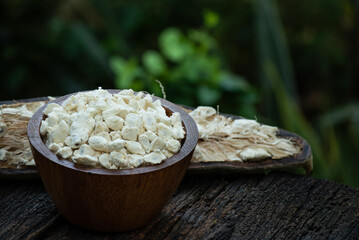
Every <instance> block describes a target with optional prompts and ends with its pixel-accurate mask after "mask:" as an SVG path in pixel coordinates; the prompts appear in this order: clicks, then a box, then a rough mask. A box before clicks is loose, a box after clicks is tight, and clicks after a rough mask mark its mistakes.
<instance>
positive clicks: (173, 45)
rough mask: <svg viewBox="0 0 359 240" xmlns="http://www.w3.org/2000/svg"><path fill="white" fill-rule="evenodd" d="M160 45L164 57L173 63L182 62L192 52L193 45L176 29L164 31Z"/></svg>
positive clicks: (160, 38)
mask: <svg viewBox="0 0 359 240" xmlns="http://www.w3.org/2000/svg"><path fill="white" fill-rule="evenodd" d="M159 45H160V49H161V51H162V53H163V54H164V56H165V57H166V58H167V59H168V60H170V61H173V62H179V61H182V60H183V59H184V58H186V57H187V56H188V55H190V54H191V52H192V46H191V44H190V43H189V42H188V41H187V40H186V39H185V38H184V37H183V35H182V33H181V32H180V31H179V30H178V29H176V28H168V29H166V30H164V31H163V32H162V33H161V35H160V37H159Z"/></svg>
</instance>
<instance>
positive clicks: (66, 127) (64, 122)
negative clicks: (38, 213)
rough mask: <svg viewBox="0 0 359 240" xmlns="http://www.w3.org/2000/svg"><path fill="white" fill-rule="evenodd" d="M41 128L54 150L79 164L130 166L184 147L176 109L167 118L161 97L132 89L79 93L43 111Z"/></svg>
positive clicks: (149, 162)
mask: <svg viewBox="0 0 359 240" xmlns="http://www.w3.org/2000/svg"><path fill="white" fill-rule="evenodd" d="M44 114H45V115H46V116H47V118H46V119H45V120H43V121H42V123H41V126H40V133H41V135H42V136H43V137H44V139H46V140H45V144H46V146H47V147H48V148H49V149H50V150H51V151H52V152H54V153H56V155H58V156H60V157H62V158H64V159H68V160H71V161H73V162H75V163H78V164H83V165H88V166H93V167H101V166H102V167H104V168H107V169H126V168H135V167H138V166H144V165H153V164H159V163H161V162H162V161H163V160H165V159H166V158H169V157H171V156H172V155H174V154H175V153H177V152H178V151H179V149H180V148H181V140H182V139H183V138H184V137H185V131H184V129H183V126H182V121H181V116H180V114H179V113H178V112H174V113H172V115H171V116H170V117H169V116H167V115H166V111H165V109H164V108H163V107H162V105H161V102H160V100H156V101H153V99H152V96H151V95H149V94H144V93H142V92H139V93H137V94H135V93H134V92H133V91H132V90H122V91H120V92H119V93H116V94H111V93H109V92H108V91H106V90H103V89H101V88H99V89H98V90H94V91H89V92H80V93H77V94H76V95H72V96H70V97H69V98H68V99H66V100H65V101H64V102H63V103H62V105H59V104H56V103H50V104H49V105H48V106H47V107H46V108H45V110H44Z"/></svg>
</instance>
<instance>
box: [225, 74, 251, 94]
mask: <svg viewBox="0 0 359 240" xmlns="http://www.w3.org/2000/svg"><path fill="white" fill-rule="evenodd" d="M219 79H220V84H221V87H222V89H223V90H225V91H229V92H236V91H240V90H242V91H245V90H248V88H249V84H248V82H247V81H246V80H245V78H243V77H241V76H238V75H235V74H233V73H230V72H227V71H222V72H221V73H220V75H219Z"/></svg>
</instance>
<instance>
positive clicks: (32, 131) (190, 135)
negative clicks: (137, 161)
mask: <svg viewBox="0 0 359 240" xmlns="http://www.w3.org/2000/svg"><path fill="white" fill-rule="evenodd" d="M104 90H106V91H108V92H109V93H111V94H115V93H118V92H120V91H122V90H117V89H104ZM123 90H125V89H123ZM90 91H93V90H89V91H80V92H82V93H84V92H90ZM80 92H75V93H71V94H67V95H64V96H62V97H59V98H56V99H54V100H52V101H49V102H48V103H47V104H45V105H44V106H42V107H41V108H39V109H38V110H37V111H36V112H35V113H34V114H33V116H32V117H31V119H30V120H29V123H28V127H27V136H28V140H29V143H30V145H31V146H32V147H33V148H34V149H35V150H36V151H37V152H38V153H39V154H41V155H42V157H44V158H45V159H47V160H50V161H51V162H53V163H55V164H58V165H60V166H62V167H65V168H67V169H71V170H75V171H79V172H82V173H88V174H97V175H120V176H123V175H135V174H143V173H149V172H154V171H158V170H161V169H164V168H167V167H169V166H172V165H174V164H176V163H178V162H180V161H181V160H183V159H184V158H186V157H187V156H188V155H189V154H190V153H191V152H192V151H193V150H194V148H195V147H196V145H197V142H198V137H199V133H198V129H197V124H196V122H195V121H194V120H193V119H192V117H191V116H190V115H189V114H188V113H187V112H186V111H184V110H183V109H182V108H180V107H179V106H177V105H175V104H174V103H172V102H170V101H167V100H165V99H163V98H160V97H157V96H154V95H152V98H153V101H156V100H160V101H161V105H162V106H163V107H165V108H167V109H168V110H170V111H171V112H178V113H180V115H181V120H182V124H183V125H184V127H185V131H186V135H185V138H184V143H183V145H182V146H181V148H180V150H179V151H178V152H177V153H176V154H174V155H173V156H172V157H170V158H166V159H165V160H164V161H162V162H161V163H160V164H157V165H150V166H142V167H136V168H131V169H106V168H102V167H101V168H94V167H90V166H86V165H80V164H75V163H74V162H73V161H71V160H66V159H63V158H61V157H58V156H57V155H56V154H55V153H54V152H52V151H51V150H50V149H48V148H47V147H46V145H45V144H44V142H43V141H42V138H41V134H40V125H41V121H42V120H43V117H44V114H43V111H44V109H45V108H46V107H47V106H48V105H49V104H50V103H58V104H61V103H62V102H63V101H65V100H66V99H67V98H69V97H70V96H72V95H75V94H77V93H80ZM137 93H138V92H135V94H137ZM33 155H34V154H33ZM34 159H35V158H34ZM35 162H36V160H35Z"/></svg>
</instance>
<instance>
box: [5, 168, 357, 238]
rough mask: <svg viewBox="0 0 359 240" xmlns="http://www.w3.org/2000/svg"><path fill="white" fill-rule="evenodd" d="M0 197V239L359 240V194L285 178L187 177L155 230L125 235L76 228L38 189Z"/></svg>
mask: <svg viewBox="0 0 359 240" xmlns="http://www.w3.org/2000/svg"><path fill="white" fill-rule="evenodd" d="M0 196H1V198H0V210H1V216H0V238H1V239H9V238H13V239H24V238H35V237H40V238H48V239H59V238H66V239H103V238H106V239H118V238H121V239H122V238H123V239H271V238H274V239H307V238H310V239H358V238H359V189H353V188H350V187H348V186H345V185H342V184H338V183H335V182H329V181H326V180H316V179H313V178H309V177H305V176H298V175H293V174H288V173H271V174H269V175H267V176H265V175H262V174H258V175H226V176H223V175H214V176H211V177H209V176H204V175H203V176H187V177H186V178H185V180H184V182H183V183H182V184H181V186H180V188H179V189H178V191H177V192H176V194H175V195H174V196H173V198H172V199H171V201H170V202H169V203H168V204H167V205H166V207H165V208H164V209H163V211H162V212H161V214H160V215H159V216H158V217H157V218H156V219H155V220H154V221H153V222H152V223H151V224H150V225H148V226H146V227H144V228H142V229H139V230H137V231H132V232H127V233H100V232H93V231H88V230H85V229H81V228H78V227H75V226H73V225H71V224H70V223H68V222H67V221H66V220H65V219H64V218H63V217H61V216H59V215H58V213H57V210H56V208H55V207H54V205H53V204H52V202H51V200H50V199H49V197H48V195H47V194H46V193H45V190H44V188H43V187H42V184H41V183H40V182H29V183H23V182H1V183H0Z"/></svg>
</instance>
